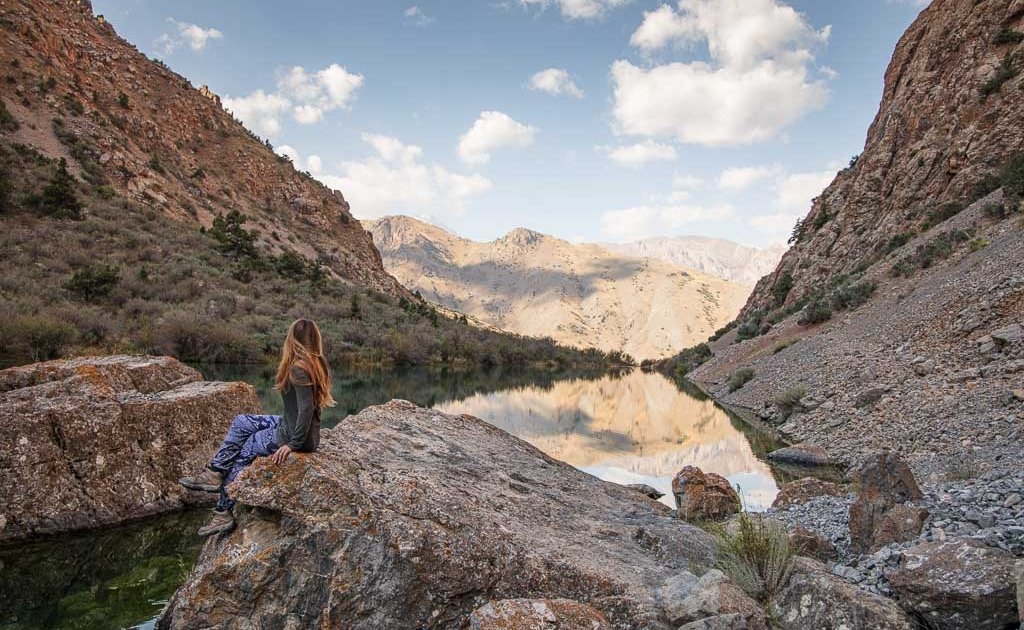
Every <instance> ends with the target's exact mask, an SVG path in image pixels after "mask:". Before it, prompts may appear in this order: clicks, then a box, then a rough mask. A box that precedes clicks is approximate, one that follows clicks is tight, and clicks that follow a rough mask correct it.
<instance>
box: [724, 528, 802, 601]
mask: <svg viewBox="0 0 1024 630" xmlns="http://www.w3.org/2000/svg"><path fill="white" fill-rule="evenodd" d="M711 531H712V534H713V535H714V536H715V538H716V541H717V553H716V558H715V565H716V567H717V568H718V569H720V570H721V571H722V572H723V573H725V574H726V575H727V576H729V578H730V579H731V580H732V581H733V582H734V583H735V584H736V585H737V586H739V587H740V588H741V589H743V591H744V592H745V593H747V595H750V596H751V597H753V598H754V599H756V600H758V601H760V602H766V601H768V600H769V599H771V597H772V596H773V595H774V594H775V593H776V592H777V591H778V590H779V589H780V588H782V586H783V585H784V584H785V583H786V580H787V579H788V578H789V573H790V571H791V570H792V568H793V556H794V555H795V554H794V553H793V550H792V548H790V545H789V533H788V532H787V531H786V528H785V526H784V525H782V524H781V523H779V522H777V521H773V520H770V519H768V518H766V517H765V516H764V515H762V514H750V513H748V512H742V513H741V514H740V516H739V521H738V523H737V525H736V527H735V528H726V527H722V526H713V527H712V528H711Z"/></svg>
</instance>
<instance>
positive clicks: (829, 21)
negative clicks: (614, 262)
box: [93, 0, 922, 245]
mask: <svg viewBox="0 0 1024 630" xmlns="http://www.w3.org/2000/svg"><path fill="white" fill-rule="evenodd" d="M93 6H94V10H95V11H96V12H97V13H102V14H104V15H105V16H106V17H107V19H109V20H110V21H111V22H112V23H113V24H114V26H115V27H116V29H117V31H118V32H119V33H120V34H121V35H122V36H124V37H126V38H127V39H128V40H129V41H132V42H133V43H135V44H136V45H137V46H138V47H139V48H140V49H141V50H142V51H143V52H145V53H146V54H148V55H150V56H152V57H157V58H160V59H163V60H164V61H165V62H166V63H167V64H168V65H170V67H171V68H173V69H174V70H175V71H177V72H179V73H180V74H182V75H183V76H185V77H187V78H188V79H189V80H191V81H192V83H193V84H194V85H196V86H199V85H203V84H206V85H209V86H210V88H211V89H213V90H214V91H215V92H216V93H218V94H219V95H221V97H222V98H223V99H224V102H225V104H226V106H227V107H228V108H230V109H231V110H232V111H233V112H234V113H235V114H236V116H237V117H239V118H240V119H242V120H243V121H244V122H245V123H246V124H247V125H248V126H249V127H250V128H252V129H253V130H254V131H256V132H257V133H258V134H259V135H261V136H263V137H268V136H269V139H270V140H271V142H272V143H273V144H274V145H275V146H276V147H278V148H279V150H281V151H286V152H288V153H289V155H291V156H292V157H293V158H294V159H295V162H296V164H297V165H299V167H300V168H301V169H302V170H306V169H308V170H310V171H311V172H313V173H314V175H315V176H317V177H319V178H320V179H321V180H322V181H324V182H325V183H327V184H328V185H330V186H332V187H336V188H338V189H340V190H341V191H342V192H343V193H344V194H345V196H346V198H348V199H349V201H350V203H351V204H352V211H353V213H354V214H355V215H356V216H357V217H359V218H371V217H375V216H381V215H384V214H398V213H402V214H411V215H416V216H421V217H430V218H431V220H434V221H436V222H438V223H440V224H443V225H445V226H446V227H449V228H451V229H453V230H454V231H456V232H458V233H460V234H463V235H465V236H468V237H470V238H474V239H478V240H489V239H492V238H495V237H497V236H500V235H501V234H503V233H505V232H507V231H508V230H510V229H512V228H514V227H519V226H525V227H529V228H532V229H535V230H538V231H542V232H546V233H550V234H555V235H557V236H560V237H563V238H567V239H571V240H584V241H623V240H631V239H635V238H642V237H648V236H672V235H681V234H705V235H712V236H721V237H725V238H731V239H733V240H737V241H740V242H744V243H748V244H753V245H765V244H769V243H778V242H784V241H785V239H786V236H787V235H788V233H789V230H790V228H791V227H792V224H793V222H794V220H795V219H796V218H797V217H798V216H802V215H803V214H805V213H806V211H807V209H808V208H809V206H810V198H811V197H812V196H814V194H816V193H817V192H820V190H821V188H823V186H824V184H826V183H827V182H828V181H829V180H830V179H831V176H832V175H833V174H834V172H835V170H836V169H837V168H839V167H841V166H843V165H845V164H846V163H847V162H848V161H849V159H850V157H851V156H852V155H854V154H856V153H858V152H859V151H860V150H861V148H862V146H863V143H864V136H865V132H866V130H867V126H868V124H869V123H870V121H871V119H872V117H873V116H874V114H875V111H876V110H877V107H878V102H879V99H880V98H881V90H882V75H883V73H884V71H885V68H886V66H887V64H888V61H889V58H890V56H891V54H892V49H893V47H894V46H895V43H896V41H897V40H898V38H899V36H900V35H901V34H902V33H903V31H904V30H905V29H906V27H907V26H908V25H909V24H910V22H911V21H913V19H914V17H916V15H917V13H918V12H919V11H920V10H921V8H922V3H921V2H919V1H915V0H902V1H896V0H860V1H858V2H841V1H839V0H818V1H811V0H807V1H799V2H797V1H792V2H789V3H787V2H784V1H783V0H681V1H678V2H672V3H662V2H657V1H647V0H507V1H506V2H492V1H486V0H480V1H469V0H461V1H456V0H415V2H408V1H407V2H392V1H390V0H374V1H372V2H371V1H369V0H367V1H361V2H353V1H344V2H339V1H334V2H327V1H313V0H298V1H292V2H287V3H282V2H266V1H253V0H219V1H217V2H210V1H208V0H147V1H143V0H94V1H93Z"/></svg>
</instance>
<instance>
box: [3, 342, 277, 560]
mask: <svg viewBox="0 0 1024 630" xmlns="http://www.w3.org/2000/svg"><path fill="white" fill-rule="evenodd" d="M202 378H203V377H202V375H201V374H200V373H199V372H198V371H196V370H194V369H192V368H190V367H188V366H186V365H184V364H182V363H180V362H179V361H177V360H175V359H172V358H170V357H135V356H110V357H94V358H79V359H69V360H60V361H49V362H47V363H37V364H33V365H28V366H24V367H17V368H10V369H6V370H2V371H0V542H2V541H10V540H16V539H21V538H25V537H28V536H32V535H35V534H49V533H56V532H63V531H68V530H73V529H81V528H88V527H97V526H100V525H111V524H115V523H119V522H122V521H126V520H129V519H134V518H139V517H142V516H148V515H151V514H156V513H159V512H165V511H169V510H174V509H178V508H180V507H181V506H182V503H183V501H185V500H186V499H187V498H188V497H189V495H188V493H187V491H185V490H184V489H183V488H182V487H181V486H179V485H178V479H179V477H181V476H182V475H183V474H186V473H191V472H195V471H197V470H200V469H201V468H202V466H203V465H204V464H205V462H206V461H207V460H208V458H209V457H210V455H211V454H212V453H213V451H214V449H215V448H216V447H217V445H218V444H219V442H220V439H221V438H222V437H223V434H224V431H225V430H226V428H227V426H228V424H229V423H230V421H231V418H232V417H234V416H235V415H236V414H239V413H253V412H258V411H259V399H258V398H257V397H256V392H255V390H253V388H252V387H250V386H249V385H246V384H245V383H209V382H203V381H202Z"/></svg>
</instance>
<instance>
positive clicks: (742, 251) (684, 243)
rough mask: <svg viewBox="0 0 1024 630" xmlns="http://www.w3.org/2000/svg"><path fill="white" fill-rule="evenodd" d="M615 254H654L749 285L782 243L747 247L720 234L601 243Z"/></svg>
mask: <svg viewBox="0 0 1024 630" xmlns="http://www.w3.org/2000/svg"><path fill="white" fill-rule="evenodd" d="M604 247H606V248H607V249H610V250H611V251H613V252H615V253H617V254H623V255H626V256H636V257H639V258H657V259H658V260H664V261H667V262H670V263H672V264H674V265H679V266H680V267H685V268H687V269H696V270H697V271H703V272H704V273H706V274H709V275H712V276H717V277H719V278H724V279H726V280H731V281H733V282H739V283H740V284H747V285H751V286H753V285H754V284H755V283H756V282H757V281H758V280H760V279H761V278H762V277H764V276H766V275H768V274H769V273H771V272H772V271H774V270H775V266H776V265H778V264H779V259H780V258H782V255H783V254H784V253H786V247H784V246H782V245H773V246H770V247H765V248H757V247H748V246H746V245H741V244H739V243H734V242H733V241H729V240H726V239H724V238H711V237H708V236H672V237H658V238H647V239H643V240H640V241H633V242H630V243H605V244H604Z"/></svg>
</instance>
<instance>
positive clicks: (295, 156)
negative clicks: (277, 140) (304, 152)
mask: <svg viewBox="0 0 1024 630" xmlns="http://www.w3.org/2000/svg"><path fill="white" fill-rule="evenodd" d="M274 153H276V154H278V155H282V156H284V157H286V158H288V159H289V160H291V161H292V164H294V165H295V166H296V167H298V165H299V151H298V149H296V148H295V147H293V146H290V145H287V144H282V145H281V146H278V147H274Z"/></svg>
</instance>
